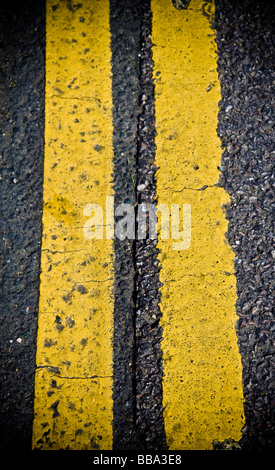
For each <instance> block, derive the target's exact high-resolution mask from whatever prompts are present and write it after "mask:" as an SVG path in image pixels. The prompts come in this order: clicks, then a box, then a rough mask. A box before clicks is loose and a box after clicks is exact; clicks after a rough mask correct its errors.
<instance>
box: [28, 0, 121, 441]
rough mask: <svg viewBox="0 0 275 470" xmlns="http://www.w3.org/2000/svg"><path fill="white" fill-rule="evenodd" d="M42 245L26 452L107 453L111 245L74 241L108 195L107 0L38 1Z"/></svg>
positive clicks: (80, 237)
mask: <svg viewBox="0 0 275 470" xmlns="http://www.w3.org/2000/svg"><path fill="white" fill-rule="evenodd" d="M46 5H47V12H46V98H45V163H44V196H43V203H44V205H43V219H42V220H43V238H42V255H41V278H40V302H39V318H38V338H37V359H36V362H37V369H36V377H35V417H34V424H33V447H34V448H39V449H65V448H66V449H78V450H80V449H111V448H112V417H113V413H112V406H113V402H112V384H113V380H112V339H113V304H114V299H113V277H114V273H113V241H112V240H111V239H106V237H104V238H103V239H102V240H97V239H87V238H85V237H84V232H83V227H84V225H85V223H86V221H87V217H85V216H84V215H83V210H84V207H85V206H86V205H88V204H90V203H95V204H99V205H100V206H101V207H102V208H104V207H105V202H106V196H112V194H113V185H112V171H113V169H112V160H113V150H112V94H111V50H110V28H109V2H108V0H100V1H99V0H94V1H93V2H90V1H89V0H82V1H81V2H80V3H77V2H75V3H71V2H67V1H62V0H48V1H47V3H46Z"/></svg>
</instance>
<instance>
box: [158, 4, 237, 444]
mask: <svg viewBox="0 0 275 470" xmlns="http://www.w3.org/2000/svg"><path fill="white" fill-rule="evenodd" d="M209 3H211V2H201V0H192V1H191V2H190V6H189V8H188V9H187V10H178V9H176V8H174V6H173V5H172V2H171V0H152V3H151V8H152V14H153V19H152V43H153V60H154V80H155V93H156V102H155V112H156V131H157V137H156V147H157V149H156V165H157V167H158V168H159V169H158V171H157V200H158V204H162V203H164V204H172V203H174V204H180V206H182V204H191V220H192V232H191V247H190V248H189V249H188V250H186V251H174V250H173V249H172V239H171V237H170V239H169V240H160V241H159V243H158V248H159V249H160V250H161V253H160V256H159V259H160V262H161V271H160V280H161V282H162V283H163V287H162V288H161V295H162V301H161V308H162V311H163V318H162V327H163V337H164V338H163V342H162V350H163V361H164V378H163V404H164V420H165V431H166V436H167V443H168V445H169V448H170V449H177V450H180V449H211V448H212V442H213V440H214V439H217V440H219V441H223V440H225V439H227V438H232V439H234V440H236V441H238V440H239V439H240V438H241V429H242V427H243V425H244V418H243V415H244V412H243V391H242V368H241V357H240V354H239V351H238V347H237V336H236V331H235V323H236V321H237V316H236V311H235V302H236V279H235V274H234V266H233V257H234V254H233V251H232V249H231V248H230V246H229V245H228V243H227V241H226V239H225V234H226V231H227V221H226V218H225V214H224V211H223V210H222V206H223V205H224V204H226V203H227V202H228V201H229V197H228V195H227V194H226V192H225V191H224V189H222V188H221V187H217V186H216V183H217V182H218V180H219V170H218V166H219V165H220V161H221V144H220V141H219V139H218V137H217V133H216V128H217V114H218V102H219V101H220V99H221V94H220V85H219V80H218V74H217V70H216V69H217V62H216V61H217V57H216V53H215V48H216V45H215V31H214V30H213V29H211V27H210V21H209V12H210V7H211V5H210V4H209ZM206 7H207V8H206ZM213 8H214V5H213V4H212V9H213Z"/></svg>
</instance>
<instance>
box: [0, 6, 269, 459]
mask: <svg viewBox="0 0 275 470" xmlns="http://www.w3.org/2000/svg"><path fill="white" fill-rule="evenodd" d="M56 3H58V2H56ZM67 3H68V8H69V9H70V8H76V6H75V5H74V4H73V3H72V2H70V1H68V2H67ZM152 3H153V2H152ZM154 3H155V2H154ZM171 3H172V4H173V8H175V10H183V9H185V8H186V7H187V3H190V5H189V7H190V8H192V0H191V2H182V1H180V0H179V1H173V2H171ZM202 3H203V11H204V14H205V15H206V16H207V15H208V16H209V15H210V13H211V9H210V4H211V2H202ZM189 7H188V8H189ZM209 12H210V13H209ZM210 16H211V15H210ZM274 18H275V16H274V3H273V2H272V1H266V2H260V1H257V0H245V1H243V2H238V1H236V0H233V1H229V0H216V1H215V15H214V16H213V17H211V18H210V20H211V25H212V27H214V28H215V31H216V49H217V71H218V77H219V81H220V90H221V101H220V103H219V113H218V126H217V133H218V136H219V138H220V141H221V145H222V158H221V162H220V164H219V168H218V170H219V174H220V176H219V183H218V186H219V187H220V188H223V190H225V192H226V193H228V195H229V196H230V201H229V202H228V203H227V204H226V219H227V221H228V231H227V234H226V237H227V241H228V243H229V245H230V247H231V249H232V250H233V251H234V269H235V275H236V288H237V300H236V314H237V318H238V321H237V324H236V335H237V344H238V348H239V352H240V356H241V364H242V386H243V397H244V403H243V406H244V415H245V426H244V427H243V429H242V437H241V439H240V440H239V441H238V442H234V441H233V440H230V439H228V440H224V441H222V442H220V441H219V440H215V441H214V442H213V449H214V450H219V449H228V450H229V449H238V450H249V451H252V450H253V451H254V450H273V449H274V447H275V416H274V409H275V406H274V405H275V395H274V392H275V387H274V373H275V368H274V274H273V272H274V258H275V251H274V167H275V165H274V163H275V151H274V85H275V81H274V48H275V45H274V44H275V37H274V32H275V30H274ZM0 25H1V28H0V57H1V65H0V71H1V76H0V98H1V110H0V113H1V117H0V123H1V137H0V139H1V140H0V170H1V172H0V204H1V218H0V227H1V233H0V236H1V249H0V262H1V271H0V272H1V274H0V294H1V300H0V302H1V309H0V312H1V313H0V324H1V329H0V339H1V341H0V358H1V359H0V360H1V372H0V373H1V380H0V382H1V392H0V403H1V404H0V406H1V410H0V419H1V426H0V448H1V449H3V450H5V449H18V450H20V449H21V450H30V449H31V446H32V432H33V429H32V428H33V420H34V379H35V373H36V366H37V362H36V347H37V325H38V316H39V286H40V271H41V265H40V263H41V243H42V209H43V176H44V175H43V171H44V170H43V169H44V132H45V129H44V118H45V86H46V85H45V83H46V82H45V54H46V30H45V25H46V10H45V5H44V2H37V1H35V0H28V1H25V2H24V1H22V2H21V1H17V2H12V3H11V4H10V5H8V4H7V3H5V4H3V5H1V7H0ZM151 36H152V11H151V2H150V1H149V0H146V1H144V2H142V1H131V0H125V1H123V2H122V1H120V0H110V37H111V41H110V47H111V53H112V60H111V67H112V98H113V105H112V112H113V175H112V177H113V188H114V198H115V199H114V201H115V206H117V205H119V204H122V203H124V204H130V205H132V206H133V207H135V210H136V208H137V204H141V203H151V204H152V203H155V202H156V195H157V183H158V176H157V175H158V173H157V170H158V168H157V166H156V161H155V159H156V136H157V132H156V114H155V110H156V108H155V106H156V94H155V92H156V90H155V81H154V80H153V69H154V61H153V50H154V44H152V37H151ZM155 78H157V77H155ZM102 80H104V77H102ZM167 113H168V115H169V110H168V111H167ZM199 164H200V162H198V166H199ZM160 273H161V265H160V263H159V250H158V248H157V240H155V239H153V240H152V239H150V238H149V237H148V236H147V238H145V239H142V240H138V239H137V238H136V239H135V240H129V239H126V240H118V239H115V241H114V322H113V325H114V326H113V328H114V331H113V421H112V431H113V449H114V450H134V451H153V450H154V451H160V450H162V451H165V450H168V449H169V445H168V443H167V436H166V432H165V420H164V415H165V407H164V404H163V378H164V364H163V351H162V341H163V335H164V331H163V328H162V311H161V309H160V302H161V288H162V283H161V282H160ZM58 379H59V377H58V374H57V378H56V380H58ZM52 411H53V413H55V410H54V409H53V408H52ZM96 445H97V444H96ZM96 445H95V443H93V442H92V443H91V448H94V449H95V448H96ZM99 445H100V442H99ZM176 445H177V444H176Z"/></svg>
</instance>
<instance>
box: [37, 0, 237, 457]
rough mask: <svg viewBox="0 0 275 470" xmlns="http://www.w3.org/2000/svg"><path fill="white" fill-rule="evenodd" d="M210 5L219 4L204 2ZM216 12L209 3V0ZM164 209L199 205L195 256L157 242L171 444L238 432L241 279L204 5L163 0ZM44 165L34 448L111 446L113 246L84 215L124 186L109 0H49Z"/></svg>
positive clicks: (158, 61) (188, 445)
mask: <svg viewBox="0 0 275 470" xmlns="http://www.w3.org/2000/svg"><path fill="white" fill-rule="evenodd" d="M203 3H208V4H209V2H203ZM207 6H208V7H209V5H207ZM151 9H152V14H153V24H152V42H153V44H154V47H153V60H154V79H155V92H156V97H155V98H156V102H155V113H156V130H157V137H156V146H157V150H156V165H157V167H158V172H157V198H158V203H160V204H161V203H164V204H180V205H182V204H186V203H187V204H191V211H192V232H191V234H192V241H191V247H190V248H189V249H188V250H186V251H175V250H173V249H172V247H171V244H172V240H159V242H158V247H159V249H160V255H159V259H160V262H161V282H162V283H163V287H162V288H161V294H162V302H161V309H162V314H163V317H162V327H163V338H164V339H163V342H162V350H163V365H164V379H163V404H164V409H165V414H164V421H165V431H166V437H167V443H168V445H169V448H170V449H178V450H179V449H211V448H212V442H213V440H214V439H218V440H219V441H223V440H224V439H226V438H229V437H230V438H232V439H234V440H239V439H240V438H241V428H242V426H243V424H244V422H243V395H242V378H241V374H242V371H241V361H240V355H239V352H238V347H237V338H236V332H235V322H236V312H235V301H236V285H235V283H236V280H235V275H234V267H233V252H232V250H231V248H230V247H229V245H228V243H227V241H226V238H225V233H226V231H227V223H226V219H225V214H224V212H223V209H222V206H223V204H225V203H226V202H227V201H228V195H227V194H226V193H225V191H224V190H223V189H222V188H220V187H217V186H216V183H217V182H218V179H219V170H218V166H219V164H220V160H221V148H220V142H219V139H218V137H217V133H216V127H217V114H218V102H219V100H220V99H221V96H220V88H219V80H218V75H217V70H216V69H217V63H216V60H217V58H216V53H215V48H216V45H215V31H214V30H213V29H212V28H211V27H210V22H209V18H207V14H206V11H208V10H209V8H208V10H206V9H205V8H204V5H203V4H202V2H200V1H198V0H193V1H192V2H191V4H190V9H188V10H177V9H176V8H174V6H173V5H172V2H171V1H170V0H152V4H151ZM46 21H47V23H46V31H47V33H46V98H45V100H46V101H45V162H44V196H43V201H44V204H43V240H42V252H41V282H40V305H39V320H38V337H37V361H36V362H37V369H36V378H35V419H34V425H33V447H34V448H40V449H61V448H63V449H66V448H69V449H104V450H107V449H112V443H113V430H112V419H113V396H112V387H113V344H112V342H113V312H114V291H113V286H114V276H115V273H114V246H113V240H110V239H107V238H105V237H104V239H102V240H98V239H93V240H91V239H87V238H85V237H84V236H83V227H84V224H85V222H86V220H87V218H85V217H84V215H83V209H84V207H86V206H87V205H88V204H90V203H95V204H99V205H100V206H101V207H105V202H106V197H107V196H112V195H113V194H114V189H113V184H112V173H113V145H112V135H113V125H112V76H111V58H112V55H111V47H110V38H111V36H110V25H109V1H108V0H100V1H99V0H93V1H92V2H91V1H88V0H83V1H82V2H81V3H78V4H77V3H75V4H73V3H69V2H65V1H62V0H59V1H57V0H47V15H46Z"/></svg>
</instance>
